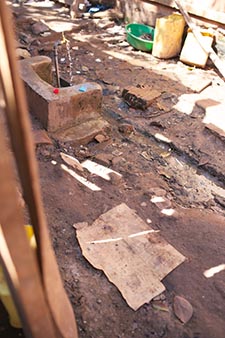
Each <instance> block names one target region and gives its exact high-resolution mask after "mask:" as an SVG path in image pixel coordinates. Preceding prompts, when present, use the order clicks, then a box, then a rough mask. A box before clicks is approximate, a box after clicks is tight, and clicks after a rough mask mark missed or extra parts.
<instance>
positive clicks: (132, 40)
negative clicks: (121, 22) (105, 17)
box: [126, 23, 155, 52]
mask: <svg viewBox="0 0 225 338" xmlns="http://www.w3.org/2000/svg"><path fill="white" fill-rule="evenodd" d="M154 31H155V30H154V28H152V27H150V26H146V25H142V24H138V23H130V24H129V25H127V26H126V33H127V41H128V42H129V44H130V45H131V46H133V47H134V48H136V49H138V50H142V51H143V52H150V51H151V50H152V47H153V40H154ZM143 34H151V35H152V38H153V40H152V41H150V40H146V39H143V38H141V36H142V35H143Z"/></svg>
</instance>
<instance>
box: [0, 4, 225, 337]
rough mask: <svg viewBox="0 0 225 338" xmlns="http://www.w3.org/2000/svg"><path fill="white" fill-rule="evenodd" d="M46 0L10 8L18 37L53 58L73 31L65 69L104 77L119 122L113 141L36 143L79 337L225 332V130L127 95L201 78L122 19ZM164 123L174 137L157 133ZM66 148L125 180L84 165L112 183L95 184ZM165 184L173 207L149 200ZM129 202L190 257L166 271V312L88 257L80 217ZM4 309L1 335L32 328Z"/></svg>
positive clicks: (77, 75)
mask: <svg viewBox="0 0 225 338" xmlns="http://www.w3.org/2000/svg"><path fill="white" fill-rule="evenodd" d="M38 4H40V3H39V2H37V3H34V5H33V6H32V5H24V6H23V7H19V6H15V5H14V6H12V9H13V13H14V23H15V31H16V37H17V42H18V45H19V46H20V47H22V48H23V49H26V50H28V51H29V52H30V54H31V55H32V56H34V55H47V56H50V57H53V44H54V42H55V41H57V40H59V39H61V38H62V34H61V31H65V36H66V38H67V39H68V40H69V41H70V51H71V56H72V68H71V67H70V66H69V64H68V55H67V51H66V48H65V47H64V46H62V47H61V48H60V51H59V52H60V55H61V56H60V72H61V74H62V76H63V77H64V78H65V79H66V80H67V81H69V82H72V83H74V84H80V83H83V82H85V81H95V82H97V83H99V84H100V85H101V86H102V89H103V106H102V116H103V117H104V118H105V119H106V120H107V121H108V122H109V123H110V126H111V130H110V131H109V132H108V135H107V136H108V140H106V141H105V142H102V143H98V142H96V141H92V142H90V143H88V144H85V145H73V144H68V143H67V144H66V143H62V142H59V141H56V140H54V139H53V140H52V141H53V143H52V145H43V144H39V145H38V146H37V151H36V154H37V160H38V163H39V169H40V183H41V187H42V193H43V200H44V205H45V210H46V215H47V218H48V224H49V230H50V234H51V239H52V243H53V247H54V250H55V253H56V257H57V261H58V264H59V268H60V271H61V275H62V278H63V281H64V285H65V289H66V291H67V293H68V296H69V298H70V300H71V303H72V305H73V308H74V313H75V315H76V319H77V324H78V330H79V336H80V337H81V338H82V337H83V338H97V337H98V338H111V337H112V338H116V337H117V338H120V337H121V338H122V337H124V338H131V337H134V338H145V337H146V338H159V337H167V338H224V336H225V320H224V318H225V306H224V300H225V271H224V270H223V271H221V272H220V273H216V274H214V276H212V277H211V278H206V277H205V276H204V271H206V270H207V269H210V268H212V267H216V266H218V265H221V264H225V261H224V260H225V259H224V251H225V244H224V238H225V219H224V216H225V212H224V208H225V190H224V187H225V184H224V182H225V181H224V175H225V171H224V167H225V160H224V159H225V156H224V155H225V147H224V139H223V138H221V137H219V136H218V135H216V134H214V133H211V132H210V131H209V130H207V129H206V128H205V126H204V125H203V123H202V119H203V117H204V111H203V110H202V109H201V108H199V107H197V106H195V107H194V109H192V111H191V113H190V114H185V113H183V112H181V111H179V110H176V109H168V110H167V109H166V108H165V109H159V106H154V105H153V106H150V107H149V108H148V110H147V111H141V110H137V109H133V108H131V107H129V106H128V105H127V104H126V103H125V102H124V100H123V98H122V97H121V92H122V90H123V88H125V87H127V86H129V85H133V86H137V85H138V86H146V85H149V84H150V85H152V86H154V88H155V89H158V90H160V91H161V92H162V93H163V95H164V105H165V102H166V104H167V105H171V102H172V103H173V104H175V103H176V102H177V101H178V100H179V98H180V96H181V95H183V94H192V93H193V89H192V88H191V87H192V86H191V85H190V86H186V85H184V82H183V81H181V79H182V78H183V74H184V73H185V72H188V71H190V70H189V69H188V67H187V66H185V65H183V64H181V63H180V62H179V61H178V59H172V60H169V61H162V60H161V61H160V60H158V59H155V58H154V57H153V56H152V55H151V54H149V53H142V52H139V51H136V50H134V49H133V48H132V47H131V46H129V45H128V44H127V43H126V38H125V31H124V24H123V23H122V22H121V21H120V20H115V21H112V20H109V19H108V18H101V19H75V20H73V21H70V17H69V11H68V8H65V7H63V6H61V5H59V4H55V5H54V6H53V7H50V8H47V7H44V5H43V3H42V6H41V7H38ZM40 19H41V20H44V21H45V23H48V24H49V25H50V26H51V28H52V30H50V31H48V32H45V33H41V34H38V35H37V34H34V32H33V31H32V28H31V27H32V25H33V23H35V22H36V21H38V20H40ZM63 25H66V27H63ZM70 25H72V26H71V27H69V26H70ZM69 28H71V30H70V31H67V29H69ZM55 30H57V31H55ZM59 31H60V32H59ZM193 71H194V72H195V74H197V77H198V78H199V79H200V81H203V80H205V79H206V78H207V79H211V80H212V82H213V83H219V84H220V83H221V81H222V80H221V79H220V77H219V76H218V75H217V73H216V71H215V69H213V66H212V64H210V63H209V64H208V66H207V68H206V70H200V69H194V70H193ZM69 75H70V76H69ZM192 85H193V83H192ZM168 102H169V103H168ZM32 123H33V128H34V129H40V128H41V126H40V124H39V123H38V121H36V120H35V119H34V118H32ZM162 132H163V135H164V136H166V137H167V138H169V139H170V142H169V143H168V142H162V141H160V140H159V139H158V138H157V137H156V136H155V135H156V133H158V134H160V133H162ZM61 151H63V152H65V153H67V154H69V155H72V156H75V157H76V158H77V159H78V160H79V161H83V160H85V159H92V160H94V161H96V162H98V163H101V164H104V165H106V166H107V167H110V168H112V169H113V170H116V171H117V172H119V173H120V174H122V179H121V180H116V179H113V180H111V181H110V182H108V181H104V180H102V179H101V178H99V177H98V176H94V175H91V174H87V173H86V177H87V178H88V179H89V180H90V181H92V182H93V183H96V184H97V185H98V186H100V187H101V189H102V190H101V191H98V192H93V191H91V190H89V189H88V188H86V187H84V186H83V185H81V184H80V183H79V182H77V181H76V180H75V179H73V178H72V177H71V176H69V175H68V174H67V173H66V172H63V171H62V169H61V167H60V164H61V163H62V159H61V157H60V152H61ZM52 161H54V162H52ZM157 189H160V190H161V192H162V191H163V193H164V195H165V196H166V198H167V201H168V205H169V208H171V209H173V210H174V211H175V212H174V214H173V215H172V216H167V215H165V214H163V213H162V212H161V211H162V210H161V208H159V207H158V206H157V205H156V204H154V203H152V202H151V197H152V195H153V192H155V191H156V190H157ZM122 202H124V203H126V204H127V205H128V206H129V207H130V208H132V209H135V210H136V212H137V214H138V215H139V216H140V217H141V218H142V219H143V220H145V221H147V220H151V226H152V227H153V228H154V229H156V230H160V233H161V235H162V236H163V237H164V238H165V239H166V240H167V241H168V242H169V243H170V244H172V245H173V246H174V247H175V248H176V249H177V250H178V251H179V252H181V253H182V254H183V255H184V256H185V257H186V260H185V262H184V263H183V264H181V265H180V266H179V267H177V268H176V269H175V270H174V271H172V272H171V273H170V274H169V275H168V276H167V277H166V278H164V279H163V284H164V285H165V287H166V291H165V292H164V293H163V294H162V295H161V296H160V301H161V302H162V303H163V305H164V306H163V309H164V311H162V308H160V309H159V308H156V307H155V306H154V301H151V302H149V303H146V304H144V305H143V306H142V307H141V308H140V309H138V310H137V311H134V310H132V309H131V308H130V307H129V306H128V305H127V303H126V302H125V300H124V299H123V297H122V295H121V293H120V292H119V290H118V289H117V288H116V287H115V286H114V285H113V284H112V283H110V282H109V281H108V279H107V278H106V276H105V275H104V273H103V272H102V271H100V270H97V269H95V268H93V267H92V266H91V264H90V263H89V262H88V261H87V260H86V259H85V258H84V257H83V255H82V252H81V248H80V246H79V243H78V241H77V238H76V232H75V229H74V228H73V224H74V223H77V222H88V223H89V224H91V223H92V222H93V221H94V220H95V219H96V218H98V217H99V216H100V215H101V214H102V213H104V212H106V211H108V210H110V209H111V208H112V207H114V206H117V205H118V204H120V203H122ZM176 295H179V296H182V297H184V298H185V299H186V300H188V301H189V302H190V304H191V305H192V307H193V310H194V313H193V316H192V318H191V320H190V321H189V322H188V323H186V324H182V323H181V322H180V321H179V319H178V318H177V317H176V316H175V314H174V309H173V302H174V297H175V296H176ZM62 316H63V314H62ZM0 317H1V319H3V320H1V322H0V336H1V337H3V338H6V337H7V338H9V337H10V338H11V337H12V338H13V337H23V333H22V331H21V330H16V329H12V328H10V326H9V324H8V319H7V314H6V313H5V312H4V309H3V308H2V307H1V308H0Z"/></svg>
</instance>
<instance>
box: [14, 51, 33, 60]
mask: <svg viewBox="0 0 225 338" xmlns="http://www.w3.org/2000/svg"><path fill="white" fill-rule="evenodd" d="M16 57H17V58H18V59H27V58H30V57H31V54H30V53H29V52H28V50H26V49H24V48H17V49H16Z"/></svg>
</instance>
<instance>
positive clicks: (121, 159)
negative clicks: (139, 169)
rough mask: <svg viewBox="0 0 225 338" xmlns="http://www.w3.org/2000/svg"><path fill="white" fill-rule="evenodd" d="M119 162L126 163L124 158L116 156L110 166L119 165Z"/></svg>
mask: <svg viewBox="0 0 225 338" xmlns="http://www.w3.org/2000/svg"><path fill="white" fill-rule="evenodd" d="M121 162H126V160H125V158H124V157H121V156H116V157H113V159H112V165H117V164H120V163H121Z"/></svg>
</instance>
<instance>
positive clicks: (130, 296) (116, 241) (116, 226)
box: [74, 203, 185, 310]
mask: <svg viewBox="0 0 225 338" xmlns="http://www.w3.org/2000/svg"><path fill="white" fill-rule="evenodd" d="M74 227H75V228H76V234H77V238H78V241H79V244H80V246H81V249H82V253H83V255H84V256H85V257H86V259H87V260H88V261H89V262H90V263H91V264H92V265H93V266H94V267H95V268H97V269H101V270H103V271H104V273H105V274H106V276H107V277H108V279H109V280H110V281H111V282H112V283H113V284H115V285H116V286H117V288H118V289H119V290H120V292H121V294H122V295H123V297H124V298H125V300H126V302H127V304H128V305H129V306H130V307H131V308H132V309H134V310H137V309H138V308H139V307H140V306H142V305H143V304H145V303H147V302H149V301H151V300H152V299H153V298H154V297H156V296H157V295H159V294H160V293H162V292H163V291H164V290H165V287H164V285H163V284H162V283H161V280H162V279H163V278H164V277H165V276H166V275H167V274H168V273H170V272H171V271H172V270H173V269H175V268H176V267H177V266H178V265H180V264H181V263H182V262H183V261H184V260H185V257H184V256H183V255H182V254H180V253H179V252H178V251H177V250H176V249H174V248H173V247H172V246H171V245H170V244H169V243H167V242H166V241H165V240H164V239H163V238H162V237H161V235H160V234H159V231H157V230H154V229H153V228H151V227H150V226H149V225H148V224H146V223H145V222H144V221H143V220H142V219H141V218H140V217H139V216H138V215H137V214H136V212H135V211H134V210H132V209H130V208H129V207H128V206H127V205H126V204H124V203H122V204H120V205H118V206H116V207H115V208H113V209H111V210H109V211H107V212H106V213H105V214H102V215H101V216H100V217H99V218H97V219H96V220H95V221H94V223H93V224H92V225H91V226H90V225H89V224H88V223H85V222H83V223H78V224H75V225H74Z"/></svg>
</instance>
